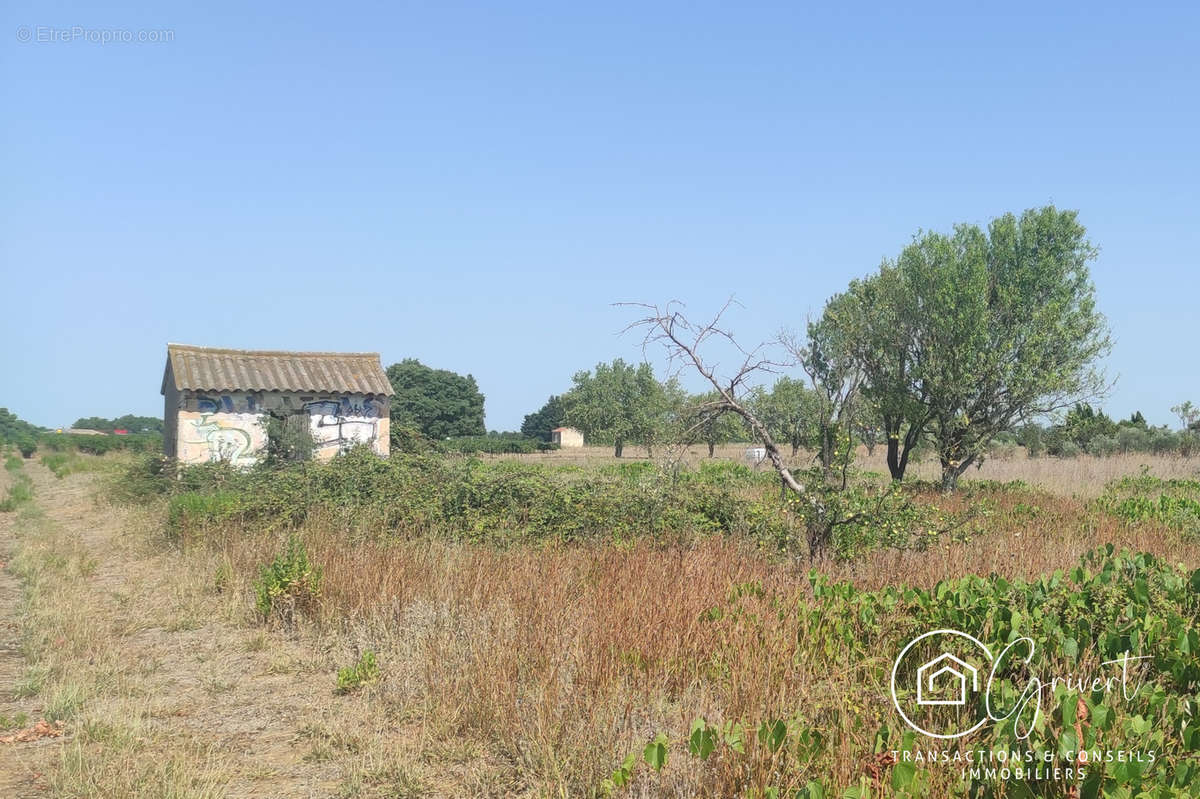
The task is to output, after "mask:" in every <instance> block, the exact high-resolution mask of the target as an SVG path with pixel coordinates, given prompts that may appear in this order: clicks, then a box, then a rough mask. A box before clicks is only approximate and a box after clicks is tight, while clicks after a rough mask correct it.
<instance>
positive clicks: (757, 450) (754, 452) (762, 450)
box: [746, 447, 767, 466]
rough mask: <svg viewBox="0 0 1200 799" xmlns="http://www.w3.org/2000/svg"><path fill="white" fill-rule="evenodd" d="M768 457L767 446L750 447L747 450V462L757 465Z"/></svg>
mask: <svg viewBox="0 0 1200 799" xmlns="http://www.w3.org/2000/svg"><path fill="white" fill-rule="evenodd" d="M766 459H767V448H766V447H750V448H748V449H747V450H746V463H749V464H750V465H751V466H757V465H758V464H760V463H762V462H763V461H765V460H766Z"/></svg>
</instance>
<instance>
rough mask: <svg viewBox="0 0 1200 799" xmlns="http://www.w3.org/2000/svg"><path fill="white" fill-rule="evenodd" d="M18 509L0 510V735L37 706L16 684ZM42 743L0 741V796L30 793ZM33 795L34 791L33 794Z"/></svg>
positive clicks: (2, 491)
mask: <svg viewBox="0 0 1200 799" xmlns="http://www.w3.org/2000/svg"><path fill="white" fill-rule="evenodd" d="M11 482H12V480H11V478H10V477H9V475H8V473H7V471H5V472H3V473H0V498H2V497H3V496H5V495H6V494H7V491H8V486H9V484H10V483H11ZM16 520H17V513H16V512H9V513H0V737H3V736H6V735H11V734H13V733H15V732H16V729H15V728H16V727H18V726H22V727H23V726H28V725H27V724H26V722H27V721H28V720H29V719H31V718H33V716H34V714H35V713H36V711H37V710H38V707H37V702H36V700H35V699H31V698H29V697H24V696H21V695H20V693H21V692H20V691H19V690H18V686H19V684H20V683H21V680H22V676H23V675H24V673H25V669H26V665H27V664H26V662H25V657H24V655H23V654H22V653H21V617H20V612H21V582H20V580H19V579H18V578H17V577H16V575H15V574H14V573H13V570H12V560H13V555H14V554H16V540H15V537H14V529H15V527H16ZM43 746H44V744H41V745H38V744H20V745H18V744H0V796H6V797H8V796H11V797H20V796H28V795H31V792H32V791H34V790H35V788H34V783H35V780H36V778H37V775H38V771H37V768H36V765H35V764H36V762H37V761H38V760H39V755H40V754H41V753H40V751H31V749H40V748H42V747H43ZM32 795H36V794H32Z"/></svg>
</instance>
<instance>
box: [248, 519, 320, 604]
mask: <svg viewBox="0 0 1200 799" xmlns="http://www.w3.org/2000/svg"><path fill="white" fill-rule="evenodd" d="M254 595H255V606H256V607H257V608H258V612H259V613H261V614H262V616H263V618H266V617H268V616H270V615H271V614H272V613H279V614H280V615H282V616H283V617H284V618H285V619H286V620H290V619H291V616H292V613H293V612H294V611H295V610H296V609H311V608H312V607H313V606H314V605H315V603H316V600H317V599H318V598H319V597H320V595H321V567H320V566H315V565H313V564H311V563H309V560H308V550H307V549H306V548H305V546H304V543H303V542H302V541H301V540H300V539H298V538H297V537H296V536H294V535H293V536H289V537H288V542H287V546H286V548H285V549H284V551H283V552H282V553H280V554H279V555H276V556H275V560H273V561H272V562H271V563H269V564H268V565H266V566H263V567H262V569H261V570H260V571H259V576H258V580H256V581H255V583H254Z"/></svg>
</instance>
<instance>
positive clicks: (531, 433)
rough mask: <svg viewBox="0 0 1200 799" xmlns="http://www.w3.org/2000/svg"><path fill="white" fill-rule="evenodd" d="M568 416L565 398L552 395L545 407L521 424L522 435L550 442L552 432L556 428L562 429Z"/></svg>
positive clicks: (531, 414)
mask: <svg viewBox="0 0 1200 799" xmlns="http://www.w3.org/2000/svg"><path fill="white" fill-rule="evenodd" d="M566 415H567V409H566V405H565V404H564V403H563V398H562V397H560V396H559V395H557V394H554V395H551V397H550V399H548V400H546V404H545V405H543V406H542V407H541V408H539V409H538V410H536V411H534V412H533V413H530V414H527V415H526V416H525V420H524V421H523V422H521V433H522V435H525V436H528V437H529V438H537V439H541V440H542V441H549V440H550V431H552V430H553V429H554V428H556V427H562V426H563V422H564V421H565V419H566Z"/></svg>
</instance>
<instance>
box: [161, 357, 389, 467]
mask: <svg viewBox="0 0 1200 799" xmlns="http://www.w3.org/2000/svg"><path fill="white" fill-rule="evenodd" d="M393 393H394V392H393V390H392V386H391V383H390V382H389V381H388V379H387V375H386V374H384V371H383V366H382V364H381V363H380V360H379V354H378V353H374V352H369V353H368V352H356V353H335V352H280V351H269V350H230V349H215V348H211V347H193V346H188V345H185V344H168V345H167V364H166V368H165V369H164V371H163V381H162V394H163V422H164V431H163V451H164V454H166V455H167V457H171V458H175V459H176V460H178V461H179V462H180V463H188V464H194V463H210V462H213V461H227V462H229V463H232V464H234V465H236V466H251V465H253V464H254V463H257V462H258V460H259V459H261V458H262V457H263V456H265V455H266V452H267V449H268V443H269V439H268V436H269V435H283V434H286V433H287V431H292V432H296V431H303V430H307V431H308V433H309V434H310V435H311V438H312V443H313V457H314V458H318V459H321V460H325V459H328V458H332V457H333V456H334V455H336V454H338V453H339V452H342V451H343V450H345V449H348V448H350V447H352V446H355V445H357V444H366V445H369V446H370V447H371V449H372V450H374V451H375V453H376V454H378V455H380V456H382V457H387V454H388V434H389V427H388V415H389V412H390V410H391V397H392V394H393ZM272 419H275V420H277V422H278V423H277V424H270V422H271V420H272Z"/></svg>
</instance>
